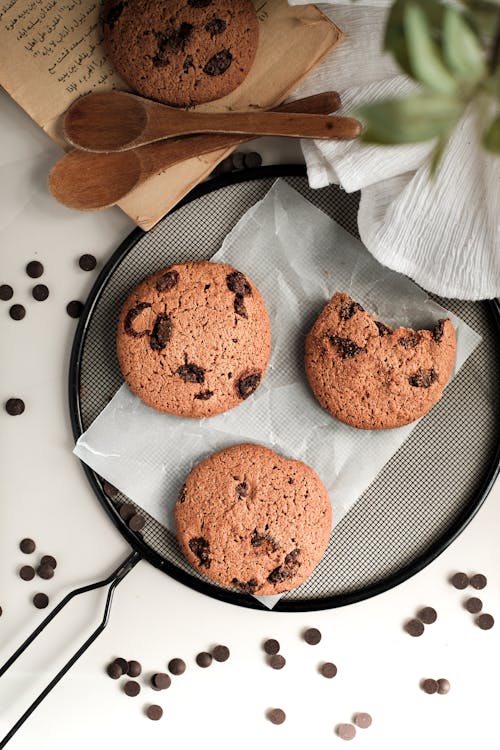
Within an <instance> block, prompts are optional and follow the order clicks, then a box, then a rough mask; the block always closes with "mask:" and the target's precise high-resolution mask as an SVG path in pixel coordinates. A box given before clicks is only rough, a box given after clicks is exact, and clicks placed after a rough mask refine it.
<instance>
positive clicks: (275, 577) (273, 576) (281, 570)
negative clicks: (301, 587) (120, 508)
mask: <svg viewBox="0 0 500 750" xmlns="http://www.w3.org/2000/svg"><path fill="white" fill-rule="evenodd" d="M294 573H295V570H294V568H292V567H289V566H288V565H278V567H277V568H274V570H271V572H270V573H269V575H268V576H267V580H268V581H269V583H273V584H274V585H276V584H278V583H282V582H283V581H287V580H288V579H289V578H292V577H293V575H294Z"/></svg>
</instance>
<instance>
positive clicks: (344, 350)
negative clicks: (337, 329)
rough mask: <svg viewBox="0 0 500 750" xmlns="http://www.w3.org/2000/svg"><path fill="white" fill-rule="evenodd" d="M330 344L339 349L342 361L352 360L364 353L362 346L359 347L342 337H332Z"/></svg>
mask: <svg viewBox="0 0 500 750" xmlns="http://www.w3.org/2000/svg"><path fill="white" fill-rule="evenodd" d="M330 343H331V344H332V346H335V347H336V348H337V350H338V352H339V354H340V356H341V357H342V359H352V358H353V357H355V356H356V355H357V354H359V353H360V352H364V349H363V347H362V346H358V345H357V344H355V343H354V341H352V340H351V339H343V338H341V337H340V336H330Z"/></svg>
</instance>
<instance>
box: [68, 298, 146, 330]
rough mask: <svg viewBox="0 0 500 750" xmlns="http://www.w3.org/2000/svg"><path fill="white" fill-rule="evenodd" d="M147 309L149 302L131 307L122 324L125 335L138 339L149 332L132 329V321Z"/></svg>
mask: <svg viewBox="0 0 500 750" xmlns="http://www.w3.org/2000/svg"><path fill="white" fill-rule="evenodd" d="M70 304H71V303H70ZM149 307H151V305H150V304H149V302H139V303H138V304H137V305H136V306H135V307H132V308H131V309H130V310H129V311H128V313H127V315H126V316H125V322H124V324H123V327H124V329H125V333H128V334H129V336H134V338H140V337H141V336H145V335H146V334H147V333H149V332H150V331H149V328H144V329H143V330H142V331H136V330H135V329H134V327H133V325H134V321H135V319H136V318H137V316H138V315H140V314H141V312H142V311H143V310H146V309H148V308H149Z"/></svg>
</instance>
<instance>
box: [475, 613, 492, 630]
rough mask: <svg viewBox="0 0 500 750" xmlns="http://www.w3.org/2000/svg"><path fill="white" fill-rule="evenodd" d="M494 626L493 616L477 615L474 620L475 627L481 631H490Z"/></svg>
mask: <svg viewBox="0 0 500 750" xmlns="http://www.w3.org/2000/svg"><path fill="white" fill-rule="evenodd" d="M494 624H495V620H494V619H493V616H492V615H488V614H486V613H485V612H484V613H483V614H482V615H479V617H478V618H477V619H476V625H478V627H480V628H481V630H490V629H491V628H492V627H493V625H494Z"/></svg>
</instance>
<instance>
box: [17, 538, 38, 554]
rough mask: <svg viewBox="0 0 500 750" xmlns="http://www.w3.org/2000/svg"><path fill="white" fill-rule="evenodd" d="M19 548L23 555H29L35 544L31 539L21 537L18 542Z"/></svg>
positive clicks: (34, 548)
mask: <svg viewBox="0 0 500 750" xmlns="http://www.w3.org/2000/svg"><path fill="white" fill-rule="evenodd" d="M19 549H20V550H21V552H24V554H25V555H31V554H32V553H33V552H34V551H35V550H36V544H35V542H34V541H33V539H29V538H26V539H22V540H21V541H20V542H19Z"/></svg>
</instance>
